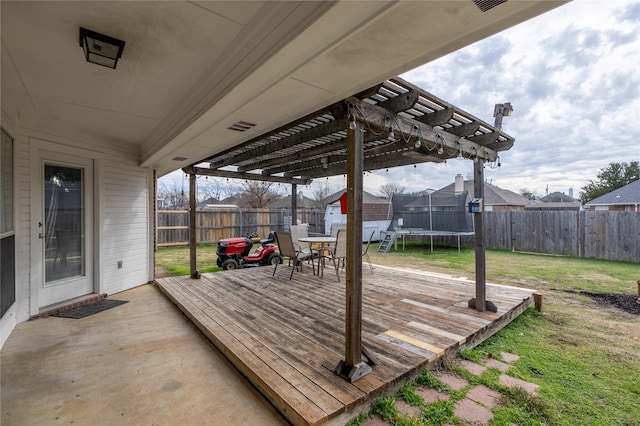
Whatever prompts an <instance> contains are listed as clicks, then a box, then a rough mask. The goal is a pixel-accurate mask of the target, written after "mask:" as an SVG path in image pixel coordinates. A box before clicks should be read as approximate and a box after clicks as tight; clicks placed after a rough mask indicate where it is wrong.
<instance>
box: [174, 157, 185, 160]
mask: <svg viewBox="0 0 640 426" xmlns="http://www.w3.org/2000/svg"><path fill="white" fill-rule="evenodd" d="M186 159H187V157H173V158H172V160H173V161H184V160H186Z"/></svg>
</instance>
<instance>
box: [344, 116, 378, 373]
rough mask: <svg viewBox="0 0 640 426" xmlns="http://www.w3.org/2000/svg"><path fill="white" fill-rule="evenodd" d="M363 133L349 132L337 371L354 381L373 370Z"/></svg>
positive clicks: (350, 130)
mask: <svg viewBox="0 0 640 426" xmlns="http://www.w3.org/2000/svg"><path fill="white" fill-rule="evenodd" d="M363 139H364V137H363V134H362V132H361V131H360V129H359V125H356V129H349V130H348V132H347V265H346V323H345V359H344V361H341V362H340V364H338V366H337V367H336V370H335V372H336V374H339V375H341V376H342V377H344V378H345V379H347V380H349V381H350V382H353V381H355V380H357V379H359V378H361V377H363V376H365V375H367V374H369V373H370V372H371V371H372V370H371V367H370V366H369V364H367V363H365V362H362V354H363V348H362V180H363V176H362V174H363V171H364V170H363V155H364V151H363Z"/></svg>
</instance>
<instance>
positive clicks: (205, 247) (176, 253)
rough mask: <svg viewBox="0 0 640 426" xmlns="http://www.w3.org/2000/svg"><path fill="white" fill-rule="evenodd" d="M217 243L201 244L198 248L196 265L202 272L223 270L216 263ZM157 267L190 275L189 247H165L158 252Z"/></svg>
mask: <svg viewBox="0 0 640 426" xmlns="http://www.w3.org/2000/svg"><path fill="white" fill-rule="evenodd" d="M216 249H217V247H216V245H215V244H199V245H198V246H197V248H196V267H197V269H198V271H200V273H205V272H217V271H222V268H220V267H218V265H217V264H216V259H218V256H216ZM156 267H161V268H164V269H166V270H168V271H169V272H171V274H172V275H189V247H163V248H159V249H158V251H157V252H156Z"/></svg>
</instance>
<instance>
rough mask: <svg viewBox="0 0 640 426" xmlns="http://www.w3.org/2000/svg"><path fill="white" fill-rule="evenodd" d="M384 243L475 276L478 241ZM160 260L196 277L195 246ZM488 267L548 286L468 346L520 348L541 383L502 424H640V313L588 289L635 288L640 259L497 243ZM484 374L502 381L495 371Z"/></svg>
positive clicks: (204, 264) (384, 256)
mask: <svg viewBox="0 0 640 426" xmlns="http://www.w3.org/2000/svg"><path fill="white" fill-rule="evenodd" d="M376 249H377V247H376V246H375V245H373V246H372V247H371V249H370V251H369V254H370V256H371V259H372V261H373V263H374V264H376V263H377V264H381V265H387V266H395V267H407V268H414V269H423V270H429V271H433V272H441V273H446V274H450V275H454V276H465V277H468V278H470V279H473V277H474V276H475V253H474V251H473V249H464V250H462V252H461V253H458V251H457V249H456V248H450V247H436V248H435V250H434V252H431V251H430V250H429V247H428V245H423V244H419V243H407V245H406V246H405V251H404V252H402V251H391V252H389V253H378V252H376ZM215 261H216V256H215V246H199V247H198V269H199V270H200V271H201V272H208V271H215V270H219V268H218V267H217V266H216V264H215ZM156 264H157V265H158V266H163V267H165V268H167V269H169V270H170V271H172V273H174V274H178V275H188V274H189V250H188V248H171V249H160V250H158V253H157V256H156ZM486 265H487V269H486V276H487V281H489V282H494V283H498V284H507V285H514V286H522V287H528V288H534V289H537V290H538V291H540V292H542V293H543V294H544V310H543V312H542V313H539V312H537V311H535V310H533V309H530V310H528V311H527V312H525V313H524V314H523V315H521V316H520V317H519V318H518V319H517V320H515V321H514V322H512V323H511V324H510V325H509V326H507V327H506V328H505V329H503V330H502V331H500V332H499V333H497V334H496V335H494V336H493V337H491V338H489V339H488V340H487V341H485V342H484V343H482V344H481V345H480V346H478V347H476V348H474V349H472V350H466V351H464V352H463V353H462V354H461V355H462V356H463V357H466V358H470V359H480V358H483V357H486V356H488V355H489V354H491V355H492V356H494V357H496V358H499V357H500V355H499V354H500V353H501V352H502V351H506V352H511V353H514V354H517V355H520V357H521V358H520V360H519V361H517V362H515V363H514V368H512V369H511V371H510V373H509V374H511V375H513V376H515V377H518V378H521V379H523V380H527V381H529V382H532V383H536V384H538V385H539V386H540V401H539V404H538V405H535V409H531V407H532V405H531V404H530V403H529V402H527V401H526V400H519V399H518V398H511V401H512V403H510V404H509V405H507V406H504V407H502V408H498V409H496V410H495V411H494V414H495V418H494V420H493V421H492V424H493V425H511V424H512V423H515V424H519V425H544V424H549V425H567V426H569V425H570V426H574V425H640V316H639V315H636V314H630V313H626V312H624V311H621V310H619V309H617V308H614V307H602V306H600V305H598V304H597V303H596V302H595V301H594V300H593V299H592V298H590V297H588V296H585V295H582V294H580V293H579V292H580V291H589V292H593V293H614V294H627V295H634V294H636V292H637V286H636V281H637V280H640V265H638V264H637V263H623V262H607V261H601V260H593V259H579V258H567V257H559V256H546V255H535V254H524V253H513V252H507V251H497V250H487V252H486ZM419 379H420V378H419ZM423 379H424V378H423ZM483 380H485V382H486V384H487V385H488V386H495V384H494V379H493V378H492V377H491V376H488V377H487V378H484V379H483ZM409 391H410V389H407V388H403V389H401V390H400V392H399V393H398V394H397V395H395V396H394V397H395V398H403V397H404V398H409V399H411V398H410V392H409ZM389 398H391V397H389ZM514 401H515V402H514ZM388 402H389V400H388V399H381V400H380V401H378V403H377V404H374V407H373V410H374V411H376V410H383V411H384V407H386V406H387V405H389V404H388ZM381 407H382V408H381ZM444 408H447V407H444ZM444 408H443V410H440V409H439V407H436V406H434V407H424V409H423V416H422V418H421V420H420V421H418V422H417V423H415V422H413V423H403V422H402V421H397V422H396V424H425V425H426V424H443V423H445V422H452V421H453V423H454V424H457V423H456V420H455V419H453V418H452V416H451V412H450V411H451V410H448V409H444ZM376 412H378V411H376ZM431 412H438V413H440V414H438V415H436V414H433V415H431V414H429V413H431ZM443 413H444V414H443ZM365 417H366V415H363V416H360V417H359V418H358V420H357V421H355V422H354V423H353V424H358V423H360V422H362V421H364V418H365ZM390 418H391V419H393V416H391V417H390Z"/></svg>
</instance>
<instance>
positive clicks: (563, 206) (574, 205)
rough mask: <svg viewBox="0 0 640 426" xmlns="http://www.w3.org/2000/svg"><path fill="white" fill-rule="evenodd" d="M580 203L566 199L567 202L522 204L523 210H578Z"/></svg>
mask: <svg viewBox="0 0 640 426" xmlns="http://www.w3.org/2000/svg"><path fill="white" fill-rule="evenodd" d="M580 207H582V204H581V203H580V201H568V202H561V201H559V202H551V201H550V202H544V203H533V204H527V205H526V206H524V209H525V210H580Z"/></svg>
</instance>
